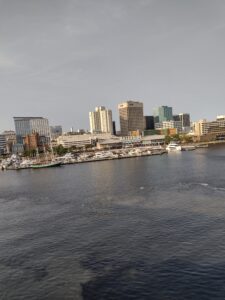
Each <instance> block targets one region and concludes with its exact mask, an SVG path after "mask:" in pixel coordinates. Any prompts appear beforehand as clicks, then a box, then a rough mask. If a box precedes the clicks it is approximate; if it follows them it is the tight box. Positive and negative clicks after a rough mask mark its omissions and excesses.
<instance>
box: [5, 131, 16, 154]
mask: <svg viewBox="0 0 225 300" xmlns="http://www.w3.org/2000/svg"><path fill="white" fill-rule="evenodd" d="M2 135H4V136H5V140H6V152H7V153H12V148H13V145H15V144H16V133H15V131H13V130H6V131H4V132H3V133H2Z"/></svg>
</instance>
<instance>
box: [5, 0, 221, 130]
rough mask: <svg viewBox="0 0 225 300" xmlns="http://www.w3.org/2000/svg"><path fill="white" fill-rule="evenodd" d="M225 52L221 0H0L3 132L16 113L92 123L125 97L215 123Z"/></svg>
mask: <svg viewBox="0 0 225 300" xmlns="http://www.w3.org/2000/svg"><path fill="white" fill-rule="evenodd" d="M224 55H225V1H224V0H92V1H91V0H39V1H37V0H0V104H1V106H0V108H1V114H0V132H1V131H3V130H7V129H14V124H13V119H12V117H13V116H43V117H48V118H49V121H50V123H51V124H52V125H57V124H61V125H63V128H64V129H65V130H67V129H69V128H70V127H72V126H73V127H74V128H75V129H77V128H85V129H88V128H89V120H88V112H89V111H91V110H94V108H95V106H100V105H103V106H106V107H107V108H110V109H112V110H113V117H114V119H115V120H116V121H117V120H118V112H117V105H118V103H120V102H123V101H125V100H137V101H142V102H143V103H144V111H145V114H146V115H150V114H152V113H153V108H155V107H156V106H159V105H169V106H173V108H174V113H179V112H190V114H191V117H192V120H197V119H201V118H204V117H205V118H207V119H209V120H213V119H215V117H216V115H218V114H225V57H224ZM118 127H119V124H118V122H117V129H119V128H118Z"/></svg>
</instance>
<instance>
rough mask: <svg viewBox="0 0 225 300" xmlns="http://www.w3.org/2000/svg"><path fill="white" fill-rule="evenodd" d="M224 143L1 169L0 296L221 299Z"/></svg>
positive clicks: (224, 259)
mask: <svg viewBox="0 0 225 300" xmlns="http://www.w3.org/2000/svg"><path fill="white" fill-rule="evenodd" d="M224 174H225V148H224V147H223V146H220V147H213V148H210V149H200V150H197V151H193V152H183V153H171V154H169V155H164V156H155V157H145V158H144V157H143V158H132V159H127V160H117V161H105V162H99V163H87V164H79V165H72V166H66V167H62V168H59V169H45V170H44V169H42V170H23V171H18V172H14V171H8V172H1V173H0V270H1V271H0V299H10V300H11V299H15V300H19V299H23V300H24V299H29V300H32V299H54V300H55V299H56V300H57V299H98V300H100V299H160V300H161V299H163V300H164V299H179V300H180V299H198V300H199V299H225V284H224V282H225V236H224V233H225V175H224Z"/></svg>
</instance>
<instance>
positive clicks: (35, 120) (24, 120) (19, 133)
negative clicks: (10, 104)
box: [14, 117, 50, 144]
mask: <svg viewBox="0 0 225 300" xmlns="http://www.w3.org/2000/svg"><path fill="white" fill-rule="evenodd" d="M14 123H15V130H16V139H17V143H18V144H23V139H24V138H25V137H26V136H27V135H30V134H32V133H38V134H39V136H40V137H44V138H45V141H46V143H50V127H49V123H48V119H45V118H42V117H14Z"/></svg>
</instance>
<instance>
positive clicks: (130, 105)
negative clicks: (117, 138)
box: [118, 101, 145, 136]
mask: <svg viewBox="0 0 225 300" xmlns="http://www.w3.org/2000/svg"><path fill="white" fill-rule="evenodd" d="M118 109H119V116H120V130H121V135H122V136H127V135H129V133H130V132H134V131H140V132H142V131H143V130H144V127H145V126H144V113H143V103H141V102H137V101H127V102H124V103H121V104H119V105H118Z"/></svg>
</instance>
